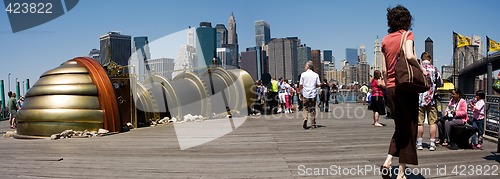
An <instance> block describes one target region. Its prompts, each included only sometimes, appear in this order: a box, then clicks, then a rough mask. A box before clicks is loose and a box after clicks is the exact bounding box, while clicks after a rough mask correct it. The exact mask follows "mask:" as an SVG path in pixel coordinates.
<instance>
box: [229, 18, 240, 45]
mask: <svg viewBox="0 0 500 179" xmlns="http://www.w3.org/2000/svg"><path fill="white" fill-rule="evenodd" d="M227 28H228V30H227V32H228V35H227V43H228V44H238V34H237V33H236V19H234V14H233V13H231V16H229V21H228V22H227Z"/></svg>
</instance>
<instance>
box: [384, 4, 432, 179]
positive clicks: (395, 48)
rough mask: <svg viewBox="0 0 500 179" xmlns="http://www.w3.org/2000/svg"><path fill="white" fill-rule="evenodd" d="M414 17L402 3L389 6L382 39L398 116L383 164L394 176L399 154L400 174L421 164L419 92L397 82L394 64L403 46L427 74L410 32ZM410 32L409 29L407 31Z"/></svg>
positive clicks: (409, 58) (389, 96)
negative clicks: (401, 86)
mask: <svg viewBox="0 0 500 179" xmlns="http://www.w3.org/2000/svg"><path fill="white" fill-rule="evenodd" d="M412 20H413V17H412V15H411V13H410V11H409V10H408V9H407V8H405V7H403V6H401V5H398V6H396V7H394V8H387V25H388V27H389V29H388V33H389V34H387V35H386V36H385V37H384V39H383V40H382V53H383V54H384V55H383V56H382V58H383V60H382V63H383V65H382V73H383V77H384V81H385V83H386V85H387V90H386V92H387V101H388V104H389V108H390V109H391V110H390V111H391V115H393V118H394V125H395V130H394V134H393V135H392V138H391V141H390V143H389V151H388V155H387V157H386V160H385V161H384V164H383V165H382V166H381V170H382V172H381V174H382V177H383V178H391V176H390V172H388V171H390V167H391V164H392V158H393V157H399V169H398V171H400V172H398V176H397V178H406V176H405V174H404V172H403V171H405V168H406V164H413V165H418V157H417V149H416V145H415V143H416V139H417V122H418V93H412V92H408V91H405V90H402V89H401V88H398V86H397V85H396V77H395V70H394V66H395V64H396V60H397V57H398V56H399V53H400V50H402V51H403V52H404V56H405V57H406V60H407V61H408V63H409V64H410V65H412V66H415V67H417V68H418V69H420V70H421V71H422V73H424V75H427V73H426V72H425V70H424V69H423V68H422V67H421V66H420V65H419V64H418V61H417V57H416V55H415V46H414V39H415V37H414V35H413V33H412V32H408V31H409V30H410V29H411V25H412ZM406 32H408V33H406ZM403 34H407V37H406V41H405V42H402V38H403Z"/></svg>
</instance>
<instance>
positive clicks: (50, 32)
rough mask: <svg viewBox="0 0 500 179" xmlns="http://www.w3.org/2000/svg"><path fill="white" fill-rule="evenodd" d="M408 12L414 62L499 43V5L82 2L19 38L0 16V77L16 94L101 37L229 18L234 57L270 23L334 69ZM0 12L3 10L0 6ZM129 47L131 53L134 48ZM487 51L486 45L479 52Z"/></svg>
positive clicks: (166, 31) (157, 34)
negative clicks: (396, 12)
mask: <svg viewBox="0 0 500 179" xmlns="http://www.w3.org/2000/svg"><path fill="white" fill-rule="evenodd" d="M399 4H401V5H403V6H405V7H407V8H408V9H409V10H410V12H411V13H412V15H413V18H414V21H413V30H412V31H413V32H414V33H415V45H416V48H417V56H420V54H421V53H422V52H423V51H424V41H425V39H427V38H428V37H430V38H431V39H432V40H433V41H434V59H436V60H437V62H436V66H438V67H440V66H441V65H446V64H449V63H450V62H451V58H452V53H453V44H452V43H453V41H452V32H453V31H455V32H457V33H460V34H462V35H466V36H472V35H478V36H481V38H482V42H483V44H485V41H486V39H485V36H486V35H488V36H489V37H490V38H491V39H493V40H496V41H500V34H499V33H498V30H496V29H498V27H499V26H500V25H499V24H498V23H494V22H495V20H496V19H495V17H497V16H496V14H495V12H496V10H497V9H495V7H498V5H500V3H499V2H497V1H489V0H488V1H478V2H472V1H439V2H436V1H427V0H425V1H418V2H408V1H351V2H336V1H332V2H330V1H319V0H318V1H276V0H271V1H260V0H257V1H249V2H245V1H229V0H211V1H154V0H153V1H118V0H109V1H97V0H86V1H80V2H79V3H78V5H77V6H76V7H75V8H74V9H73V10H72V11H70V12H67V13H66V14H65V15H63V16H61V17H59V18H57V19H55V20H53V21H50V22H48V23H46V24H43V25H40V26H37V27H35V28H32V29H28V30H25V31H22V32H18V33H12V31H11V29H10V25H9V23H8V19H7V16H6V12H5V11H3V12H1V13H0V39H1V41H0V47H1V49H2V51H1V52H3V53H2V57H1V59H2V60H1V63H2V65H0V79H3V80H4V83H5V85H6V86H5V90H8V87H7V85H8V84H7V76H8V73H12V74H11V76H10V78H11V79H10V82H11V83H10V88H11V89H14V90H15V84H14V81H15V78H18V79H19V81H22V80H25V79H27V78H28V79H30V83H31V85H33V84H34V83H35V82H36V81H37V80H38V78H39V76H40V75H41V74H42V73H44V72H45V71H48V70H50V69H53V68H55V67H57V66H59V65H60V64H61V63H63V62H65V61H67V60H69V59H72V58H74V57H78V56H87V55H88V53H89V51H90V50H91V49H96V48H99V37H100V36H102V35H104V34H106V33H108V32H109V31H120V32H121V33H122V34H124V35H130V36H132V38H133V37H138V36H147V37H148V39H149V41H150V42H154V40H156V39H159V38H161V37H163V36H167V35H170V34H172V33H175V32H178V31H181V30H184V29H187V28H188V27H189V26H191V27H197V26H198V24H199V23H200V22H203V21H208V22H211V23H212V24H219V23H220V24H225V25H226V26H227V25H228V24H227V23H228V17H229V16H230V15H231V13H233V14H234V17H235V19H236V21H237V33H238V43H239V51H240V52H243V51H244V49H245V48H247V47H253V46H255V32H254V22H255V21H258V20H264V21H266V22H267V23H268V24H269V25H270V29H271V38H286V37H298V38H299V39H300V40H301V43H302V44H307V46H308V47H311V48H312V50H315V49H319V50H332V53H333V56H335V59H336V62H335V64H337V65H336V66H337V69H339V66H340V65H339V64H340V61H341V60H343V59H345V58H346V57H345V55H346V54H345V49H346V48H356V49H357V50H358V52H359V46H360V45H361V44H364V45H365V48H366V54H367V57H366V58H367V61H368V63H369V64H372V63H373V58H374V55H373V53H374V52H373V47H374V42H375V40H376V38H377V36H378V37H379V39H380V40H381V39H382V38H383V37H384V36H385V35H386V34H387V22H386V21H387V20H386V8H388V7H394V6H397V5H399ZM1 7H2V8H4V9H5V7H4V5H3V4H2V5H1ZM131 48H132V47H131ZM483 48H484V47H483Z"/></svg>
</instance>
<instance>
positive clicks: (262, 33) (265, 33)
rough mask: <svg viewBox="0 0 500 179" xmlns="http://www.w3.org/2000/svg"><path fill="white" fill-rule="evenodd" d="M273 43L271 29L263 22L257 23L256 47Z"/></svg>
mask: <svg viewBox="0 0 500 179" xmlns="http://www.w3.org/2000/svg"><path fill="white" fill-rule="evenodd" d="M269 41H271V29H270V27H269V24H267V23H266V22H265V21H263V20H259V21H255V46H264V45H266V44H267V43H268V42H269Z"/></svg>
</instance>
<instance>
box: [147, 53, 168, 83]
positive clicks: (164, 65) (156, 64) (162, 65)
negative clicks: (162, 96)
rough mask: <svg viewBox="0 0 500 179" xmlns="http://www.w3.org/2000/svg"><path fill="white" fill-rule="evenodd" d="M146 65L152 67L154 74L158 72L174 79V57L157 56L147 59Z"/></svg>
mask: <svg viewBox="0 0 500 179" xmlns="http://www.w3.org/2000/svg"><path fill="white" fill-rule="evenodd" d="M145 63H146V65H147V66H149V67H150V69H151V73H152V74H157V75H160V76H163V77H165V78H166V79H168V80H171V79H172V71H173V70H174V59H171V58H157V59H147V60H146V61H145Z"/></svg>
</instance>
